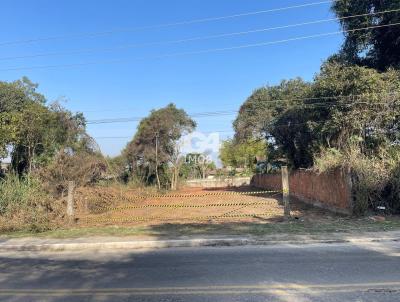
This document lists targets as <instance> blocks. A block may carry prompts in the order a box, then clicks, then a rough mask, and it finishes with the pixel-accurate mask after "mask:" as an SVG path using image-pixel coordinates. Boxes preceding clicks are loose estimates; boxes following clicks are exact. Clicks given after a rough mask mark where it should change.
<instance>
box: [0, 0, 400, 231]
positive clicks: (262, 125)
mask: <svg viewBox="0 0 400 302" xmlns="http://www.w3.org/2000/svg"><path fill="white" fill-rule="evenodd" d="M399 8H400V0H391V1H388V0H337V1H334V2H333V4H332V10H333V12H334V13H335V14H336V16H337V17H338V18H340V25H341V27H342V29H343V31H344V35H345V40H344V44H343V46H342V48H341V50H340V52H339V53H337V54H334V55H332V56H331V57H330V58H328V59H327V60H326V62H324V63H323V64H322V66H321V69H320V71H319V72H318V73H317V74H316V75H315V77H314V79H313V80H312V81H310V82H307V81H304V80H303V79H301V78H295V79H288V80H283V81H281V82H280V83H279V84H277V85H271V86H265V87H261V88H259V89H257V90H255V91H254V92H253V93H252V94H251V95H250V96H249V97H248V99H247V100H246V101H245V102H244V103H243V105H242V106H241V107H240V110H239V114H238V116H237V118H236V120H235V121H234V123H233V127H234V129H235V136H234V138H233V139H232V140H227V141H225V142H224V143H223V144H222V146H221V150H220V158H221V161H222V163H223V164H224V166H230V167H232V168H233V171H235V169H238V170H239V169H241V170H242V171H244V173H246V174H249V173H253V172H255V170H256V165H255V164H256V162H257V160H263V161H266V162H267V163H269V164H271V165H276V163H281V162H286V163H287V164H288V165H290V166H291V167H292V168H294V169H297V168H312V169H315V170H317V171H327V170H330V169H337V168H340V169H346V170H348V171H351V173H352V175H353V182H354V187H355V205H356V211H357V212H358V213H360V214H362V213H365V211H367V210H368V209H372V210H374V209H376V207H377V206H378V205H383V206H385V207H386V208H387V210H388V212H392V213H399V212H400V129H399V127H400V51H399V49H400V38H399V37H400V26H395V25H396V24H397V23H400V13H399V11H396V10H397V9H399ZM382 12H384V13H382ZM353 15H362V16H359V17H357V18H348V17H349V16H353ZM388 25H393V26H388ZM371 27H373V28H371ZM361 28H368V29H364V30H360V29H361ZM37 88H38V85H37V84H34V83H32V82H31V81H30V80H29V79H27V78H22V79H21V80H17V81H14V82H0V159H4V158H7V157H10V158H11V168H10V171H9V173H7V175H0V226H1V225H3V224H2V222H4V221H6V222H7V223H6V224H5V225H7V226H8V227H9V228H11V229H18V228H21V227H22V228H25V227H27V228H30V229H33V230H42V229H45V228H49V227H52V222H54V221H56V220H57V219H61V220H62V218H63V215H64V209H65V205H63V202H64V199H63V197H64V195H65V191H66V187H67V181H68V180H74V181H75V182H76V183H77V185H78V186H84V185H88V184H94V183H98V182H99V181H100V180H102V179H103V180H104V179H107V180H109V179H119V180H120V181H123V182H125V183H126V182H135V183H139V184H141V185H146V186H149V185H150V186H156V187H157V188H158V189H159V190H160V189H173V190H174V189H176V188H177V186H178V182H179V179H180V178H205V177H206V175H207V173H208V172H209V171H210V170H215V169H216V167H215V165H214V164H213V163H212V162H210V161H208V160H204V155H202V154H189V155H188V156H187V157H183V156H182V154H181V152H180V151H181V150H180V148H181V145H180V142H181V138H182V136H184V135H185V134H187V133H189V132H191V131H193V130H194V129H195V127H196V123H195V122H194V121H193V120H192V119H191V118H190V117H189V116H188V115H187V113H186V112H185V111H184V110H182V109H178V108H176V107H175V105H173V104H169V105H168V106H166V107H165V108H161V109H158V110H154V111H152V112H151V113H150V114H149V116H148V117H146V118H144V119H143V120H142V121H141V122H140V124H139V126H138V128H137V131H136V133H135V135H134V137H133V139H132V140H131V141H130V142H129V143H128V145H127V146H126V148H125V149H124V150H123V152H122V153H121V155H120V156H118V157H116V158H112V159H110V158H104V157H103V155H102V154H101V153H100V152H99V150H98V148H97V146H96V143H95V142H94V141H93V139H92V138H91V137H90V136H89V135H88V134H87V132H86V121H85V118H84V116H83V115H82V114H81V113H72V112H70V111H68V110H66V109H65V108H63V107H62V106H61V105H60V104H59V103H57V102H54V103H49V102H48V100H47V99H46V97H45V96H44V95H42V94H40V93H38V91H37ZM132 130H133V129H132ZM200 158H202V160H200ZM188 159H189V160H188ZM10 221H12V223H9V222H10Z"/></svg>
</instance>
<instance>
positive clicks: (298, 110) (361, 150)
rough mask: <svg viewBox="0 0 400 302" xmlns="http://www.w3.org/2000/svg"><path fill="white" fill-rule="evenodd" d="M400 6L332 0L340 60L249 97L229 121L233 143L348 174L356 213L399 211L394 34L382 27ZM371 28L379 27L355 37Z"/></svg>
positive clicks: (272, 157)
mask: <svg viewBox="0 0 400 302" xmlns="http://www.w3.org/2000/svg"><path fill="white" fill-rule="evenodd" d="M399 7H400V1H376V0H366V1H364V0H363V1H347V0H338V1H335V2H334V3H333V5H332V10H333V11H334V13H335V14H336V15H337V16H338V17H339V18H342V19H341V26H342V28H343V30H344V31H346V33H345V42H344V45H343V47H342V49H341V51H340V53H338V54H336V55H333V56H331V57H330V58H329V59H328V60H327V61H326V62H325V63H323V64H322V67H321V70H320V72H319V73H318V74H316V75H315V77H314V80H313V81H312V82H309V83H308V82H305V81H304V80H302V79H299V78H297V79H290V80H284V81H282V82H281V83H280V84H278V85H275V86H266V87H261V88H259V89H257V90H256V91H254V93H253V94H252V95H251V96H250V97H249V98H248V99H247V100H246V101H245V102H244V104H243V105H242V106H241V108H240V111H239V114H238V116H237V118H236V120H235V121H234V124H233V125H234V128H235V132H236V134H235V142H236V144H240V143H243V142H245V141H248V140H249V139H260V138H263V139H265V141H266V142H267V144H268V148H267V150H266V152H265V154H266V155H267V160H268V162H270V163H274V162H279V161H281V160H284V161H285V162H287V164H289V165H290V166H291V167H292V168H295V169H296V168H314V169H316V170H318V171H326V170H329V169H334V168H343V169H349V170H350V171H351V172H352V175H353V180H354V185H355V188H356V190H355V207H356V212H358V213H364V212H365V211H366V210H367V209H375V208H376V207H377V206H385V207H386V209H387V210H388V211H389V212H400V190H399V188H400V174H399V170H400V129H399V127H400V124H399V123H400V69H399V67H400V65H399V63H400V52H399V46H400V45H399V43H400V42H399V41H400V40H399V36H400V27H399V26H392V27H386V26H385V27H381V26H382V25H387V24H394V23H398V22H399V20H400V14H399V12H398V11H393V10H394V9H398V8H399ZM383 11H390V12H387V13H384V14H380V13H378V12H383ZM371 13H374V14H371ZM366 14H371V15H368V16H367V15H366ZM351 15H365V16H363V17H358V18H346V17H347V16H351ZM371 26H379V27H377V28H374V29H369V30H356V29H357V28H363V27H371Z"/></svg>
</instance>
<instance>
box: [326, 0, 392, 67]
mask: <svg viewBox="0 0 400 302" xmlns="http://www.w3.org/2000/svg"><path fill="white" fill-rule="evenodd" d="M399 7H400V0H353V1H349V0H336V1H334V2H333V5H332V11H333V12H334V13H335V14H336V16H337V17H338V18H341V20H340V24H341V26H342V29H343V30H344V31H347V32H346V33H345V42H344V45H343V47H342V50H341V52H340V54H339V55H338V56H334V58H336V59H339V60H342V61H344V62H347V63H348V64H350V65H351V64H355V65H362V66H367V67H371V68H376V69H378V70H381V71H383V70H387V69H388V68H390V67H394V68H399V67H400V51H399V49H400V25H393V26H387V25H390V24H396V23H400V12H399V11H393V10H396V9H398V8H399ZM380 12H386V13H380ZM354 15H364V16H360V17H357V18H346V17H349V16H354ZM370 27H376V28H370ZM360 28H361V29H362V28H369V29H365V30H359V29H360Z"/></svg>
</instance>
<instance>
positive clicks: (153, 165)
mask: <svg viewBox="0 0 400 302" xmlns="http://www.w3.org/2000/svg"><path fill="white" fill-rule="evenodd" d="M195 127H196V123H195V122H194V121H193V120H192V119H191V118H190V117H189V116H188V115H187V113H186V112H185V111H184V110H182V109H177V108H176V106H175V105H174V104H169V105H168V106H166V107H165V108H162V109H158V110H153V111H152V112H151V113H150V115H149V116H148V117H146V118H144V119H142V120H141V122H140V124H139V126H138V129H137V132H136V134H135V136H134V138H133V140H132V141H131V142H130V143H128V145H127V147H126V149H125V154H126V157H127V159H128V161H129V164H130V166H131V169H132V170H133V171H134V173H136V174H137V175H141V176H142V177H144V179H145V181H146V182H151V181H152V179H153V178H157V175H158V173H159V171H162V172H163V174H164V176H165V175H168V174H169V175H170V176H169V180H168V182H169V187H172V188H173V189H174V188H175V185H176V180H177V173H178V172H179V169H178V166H179V165H180V164H181V161H180V158H179V140H180V138H181V137H182V136H183V135H184V134H186V133H188V132H190V131H192V130H193V129H194V128H195ZM156 153H157V156H156ZM156 157H157V159H156ZM160 182H163V184H161V183H160V186H161V185H164V186H167V184H166V183H165V181H164V180H160Z"/></svg>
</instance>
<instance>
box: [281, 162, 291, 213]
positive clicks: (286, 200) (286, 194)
mask: <svg viewBox="0 0 400 302" xmlns="http://www.w3.org/2000/svg"><path fill="white" fill-rule="evenodd" d="M281 170H282V191H283V207H284V216H285V218H286V219H289V218H290V191H289V172H288V167H287V166H282V167H281Z"/></svg>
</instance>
